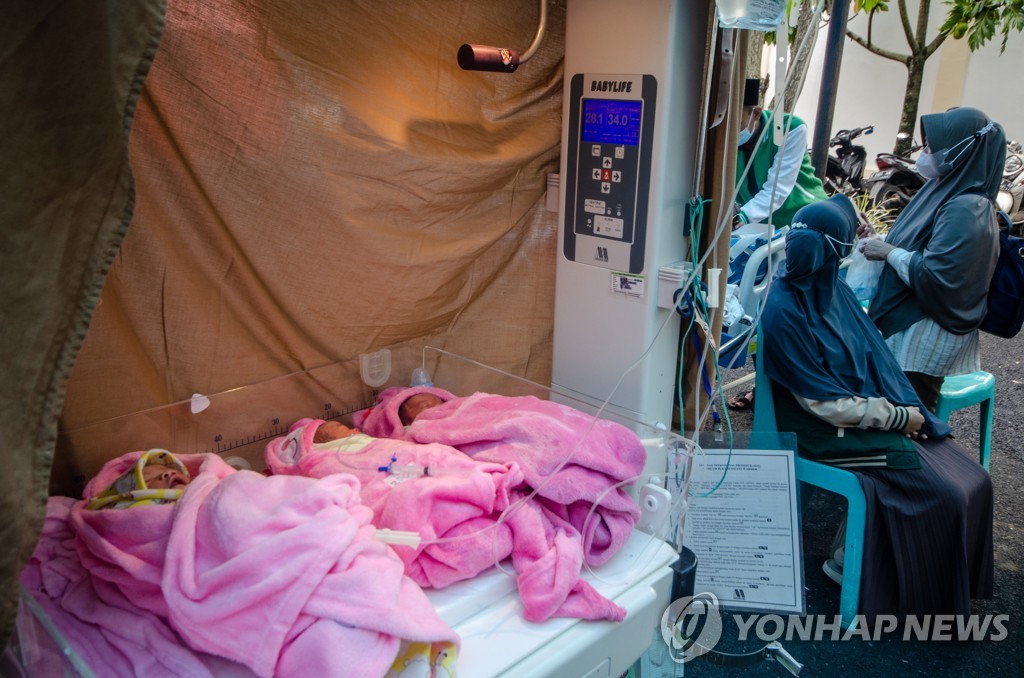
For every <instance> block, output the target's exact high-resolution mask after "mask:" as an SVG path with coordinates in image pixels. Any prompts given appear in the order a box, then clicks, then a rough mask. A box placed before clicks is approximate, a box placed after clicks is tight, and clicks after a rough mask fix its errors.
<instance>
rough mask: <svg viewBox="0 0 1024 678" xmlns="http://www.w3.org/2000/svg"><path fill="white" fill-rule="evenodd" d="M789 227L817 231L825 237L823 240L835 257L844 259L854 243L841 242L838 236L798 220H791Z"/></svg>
mask: <svg viewBox="0 0 1024 678" xmlns="http://www.w3.org/2000/svg"><path fill="white" fill-rule="evenodd" d="M790 228H791V229H793V230H796V229H800V228H806V229H807V230H808V231H814V232H815V233H817V234H818V235H820V236H821V237H822V238H824V239H825V242H827V243H828V244H829V247H831V248H832V251H833V252H834V253H835V255H836V258H837V259H845V258H846V257H848V256H849V255H850V252H852V251H853V246H854V244H855V243H852V242H843V241H842V240H840V239H839V238H833V237H832V236H830V235H829V234H828V233H824V232H822V231H819V230H818V229H816V228H814V227H813V226H808V225H807V224H801V223H799V222H793V224H792V225H791V226H790Z"/></svg>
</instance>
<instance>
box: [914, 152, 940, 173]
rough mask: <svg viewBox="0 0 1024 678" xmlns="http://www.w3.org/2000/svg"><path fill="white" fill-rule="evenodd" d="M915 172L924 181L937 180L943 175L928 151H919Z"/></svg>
mask: <svg viewBox="0 0 1024 678" xmlns="http://www.w3.org/2000/svg"><path fill="white" fill-rule="evenodd" d="M917 171H918V172H920V173H921V176H922V177H925V178H926V179H938V178H939V177H941V176H942V175H943V174H945V172H943V171H942V170H941V169H940V168H939V162H938V160H936V159H935V156H934V155H933V154H932V152H931V151H929V150H928V149H925V150H923V151H921V155H919V156H918V157H917Z"/></svg>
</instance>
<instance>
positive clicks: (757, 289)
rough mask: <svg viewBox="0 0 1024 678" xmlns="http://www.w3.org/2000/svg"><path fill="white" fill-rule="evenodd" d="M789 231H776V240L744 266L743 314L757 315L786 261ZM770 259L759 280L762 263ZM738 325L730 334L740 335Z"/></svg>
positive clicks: (781, 229) (731, 329)
mask: <svg viewBox="0 0 1024 678" xmlns="http://www.w3.org/2000/svg"><path fill="white" fill-rule="evenodd" d="M788 230H789V226H783V227H781V228H777V229H775V238H774V239H772V240H770V241H769V242H767V243H765V244H764V245H761V246H760V247H758V248H757V249H756V250H754V252H753V253H752V254H751V255H750V258H749V259H747V261H746V263H744V264H743V276H742V277H741V278H740V283H739V292H738V296H739V300H740V305H741V306H743V312H744V313H746V314H747V315H749V316H751V317H755V316H756V315H757V309H758V306H759V305H760V303H761V301H762V299H763V298H764V293H765V290H767V289H768V285H769V284H770V283H771V280H772V278H773V277H774V276H775V273H776V272H777V271H778V269H779V266H780V265H781V264H782V262H784V261H785V260H786V238H785V235H786V232H787V231H788ZM769 257H771V259H770V260H769V262H768V263H769V266H768V270H767V272H766V273H765V274H764V276H763V277H762V278H761V280H758V279H757V273H758V269H759V268H761V263H762V262H763V261H764V260H765V259H768V258H769ZM738 325H739V323H734V324H733V325H732V326H731V327H730V328H729V331H730V333H732V334H736V333H738V332H739V331H740V329H741V328H740V327H738Z"/></svg>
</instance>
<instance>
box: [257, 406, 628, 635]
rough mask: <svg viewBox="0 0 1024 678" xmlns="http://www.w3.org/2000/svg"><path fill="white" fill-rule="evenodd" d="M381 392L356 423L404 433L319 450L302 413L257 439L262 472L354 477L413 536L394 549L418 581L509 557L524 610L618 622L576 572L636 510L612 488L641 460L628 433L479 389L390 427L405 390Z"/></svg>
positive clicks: (381, 517) (533, 616)
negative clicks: (411, 474) (404, 425)
mask: <svg viewBox="0 0 1024 678" xmlns="http://www.w3.org/2000/svg"><path fill="white" fill-rule="evenodd" d="M421 390H422V387H420V390H419V391H418V390H416V389H408V390H407V391H409V392H411V393H412V394H415V393H417V392H421ZM389 394H390V395H389ZM383 395H384V397H383V398H382V400H381V402H380V403H379V404H378V406H377V407H375V408H374V410H373V412H372V413H371V417H368V418H367V419H366V420H365V421H371V422H372V421H373V420H374V419H373V418H375V419H376V421H377V422H378V424H379V426H378V427H377V428H375V429H374V430H377V431H378V432H381V431H385V430H386V431H391V432H393V433H396V434H401V435H404V436H405V437H406V439H405V440H399V439H390V440H388V439H382V440H376V441H374V442H372V443H370V444H369V445H367V446H366V447H365V448H364V449H363V450H362V451H360V452H358V453H356V454H343V453H338V452H333V451H329V450H323V449H320V450H317V449H314V447H313V444H312V439H313V434H314V432H315V430H316V428H317V426H319V424H320V423H321V422H320V421H319V420H308V419H307V420H301V421H299V422H296V424H295V425H293V426H292V429H291V431H290V433H289V434H288V435H287V436H284V437H282V438H278V439H276V440H274V441H271V443H270V444H269V445H268V446H267V449H266V454H265V459H266V462H267V466H268V468H270V469H271V471H272V472H274V473H283V474H301V475H308V476H312V477H325V476H328V475H330V474H332V473H354V474H355V475H356V476H357V477H359V478H360V480H361V482H362V484H363V488H364V489H363V501H364V503H365V504H366V505H367V506H369V507H371V508H372V509H373V510H374V516H375V518H374V523H375V524H376V525H377V526H378V527H382V528H389V529H395V530H409V531H415V532H419V533H420V534H421V536H422V537H423V540H424V543H423V544H422V545H421V546H420V547H419V548H417V549H411V548H397V549H396V551H397V552H398V553H399V554H400V557H401V558H402V559H403V561H405V563H406V571H407V572H408V573H409V575H410V576H411V577H412V578H413V579H414V580H416V581H417V582H418V583H420V584H422V585H424V586H433V587H437V588H442V587H444V586H447V585H449V584H451V583H454V582H455V581H459V580H462V579H467V578H470V577H472V576H475V575H476V574H478V573H479V572H481V571H483V570H484V569H487V568H488V567H491V566H492V565H494V564H495V563H496V562H498V561H500V560H501V559H503V558H505V557H506V556H511V557H512V562H513V566H514V567H515V569H516V576H517V584H518V588H519V593H520V597H521V599H522V602H523V608H524V609H523V615H524V617H525V618H526V619H528V620H530V621H543V620H544V619H547V618H549V617H552V616H567V617H580V618H584V619H611V620H621V619H622V618H624V616H625V611H624V610H623V609H622V608H620V607H619V606H617V605H615V604H613V603H612V602H610V601H608V600H606V599H605V598H603V597H601V596H600V595H599V594H598V593H597V592H596V591H595V590H594V589H593V588H592V587H590V585H589V584H587V583H586V582H585V581H583V580H582V579H581V578H580V573H581V570H582V567H583V564H584V562H587V563H589V564H595V565H596V564H600V563H602V562H604V561H606V560H607V559H608V558H609V557H611V555H612V554H613V553H614V552H615V551H617V550H618V548H619V547H621V546H622V544H623V543H625V541H626V539H628V537H629V534H630V532H631V531H632V529H633V526H634V525H635V523H636V521H637V519H638V518H639V509H638V508H637V506H636V504H635V503H634V502H633V500H632V499H631V498H630V497H629V495H628V494H626V493H625V491H624V490H623V489H622V488H621V487H619V486H618V485H619V484H620V483H623V482H624V481H628V480H630V479H631V478H633V476H635V475H637V474H639V473H640V471H641V470H642V467H643V463H644V450H643V446H642V444H641V443H640V441H639V439H638V438H637V437H636V435H635V434H633V433H632V432H630V431H629V430H627V429H625V428H624V427H621V426H618V425H617V424H613V423H611V422H607V421H598V422H596V423H594V422H593V420H592V419H591V418H590V417H588V416H586V415H583V414H582V413H580V412H578V411H576V410H572V409H571V408H568V407H564V406H561V405H557V404H555V403H549V402H546V401H541V400H537V399H535V398H506V397H503V396H489V395H486V394H477V395H475V396H472V397H470V398H464V399H451V400H448V401H447V402H445V403H444V404H443V405H440V406H438V407H435V408H432V409H429V410H426V411H425V412H424V413H423V414H421V415H420V417H419V418H418V419H417V420H416V421H415V422H414V423H413V424H412V426H411V427H410V428H409V430H408V432H407V433H404V432H402V431H401V426H400V424H397V429H398V430H396V423H397V408H398V406H399V405H400V404H401V402H402V401H403V400H404V398H403V397H402V396H403V395H404V396H405V397H408V395H409V394H408V393H405V394H403V393H402V392H401V390H400V389H396V390H392V389H389V391H386V392H385V394H383ZM485 406H486V409H484V407H485ZM365 421H364V423H365ZM371 427H372V426H371ZM584 434H585V435H584ZM431 435H437V440H436V441H434V440H431V439H430V436H431ZM439 443H445V444H439ZM563 460H565V461H566V463H564V464H563V463H561V462H562V461H563ZM389 464H390V465H391V468H392V469H402V468H408V467H410V466H421V467H429V468H431V469H432V470H433V471H434V472H438V473H440V475H434V476H429V475H428V476H424V477H420V478H414V479H402V478H400V476H399V475H398V474H396V473H394V472H388V471H387V470H384V471H382V470H380V468H381V467H387V466H388V465H389ZM535 489H536V490H538V492H537V493H536V494H534V492H533V490H535ZM436 540H441V541H436ZM431 542H434V543H431Z"/></svg>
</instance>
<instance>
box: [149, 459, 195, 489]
mask: <svg viewBox="0 0 1024 678" xmlns="http://www.w3.org/2000/svg"><path fill="white" fill-rule="evenodd" d="M142 477H143V478H144V479H145V480H146V487H148V488H149V489H151V490H175V489H178V488H180V487H185V486H186V485H188V478H186V477H185V475H184V474H183V473H182V472H181V471H179V470H178V469H175V468H171V467H170V466H161V465H159V464H150V465H149V466H147V467H145V468H144V469H142Z"/></svg>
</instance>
